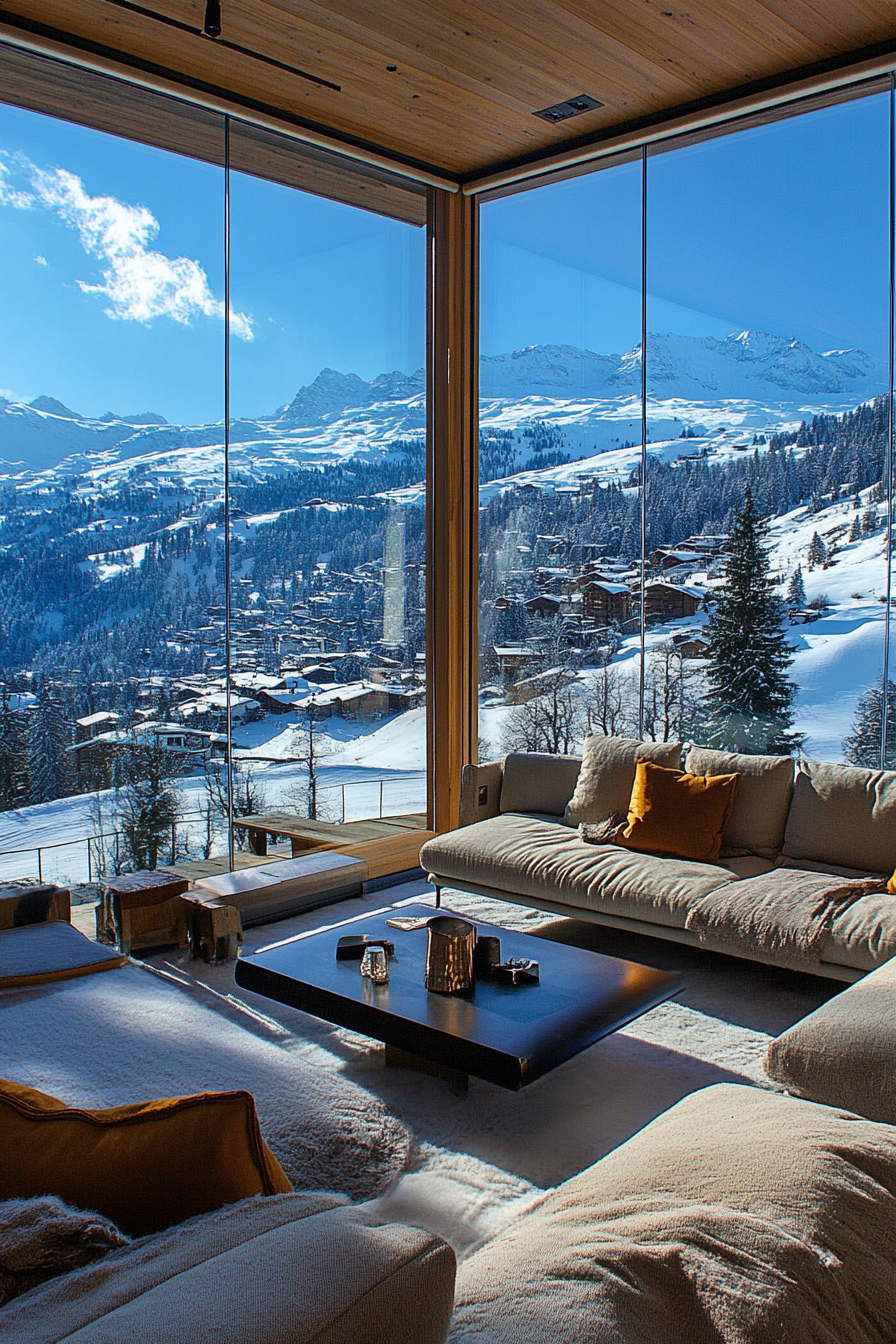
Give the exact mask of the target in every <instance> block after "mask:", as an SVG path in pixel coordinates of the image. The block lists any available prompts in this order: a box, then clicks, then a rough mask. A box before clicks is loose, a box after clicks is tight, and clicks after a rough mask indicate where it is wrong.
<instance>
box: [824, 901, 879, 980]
mask: <svg viewBox="0 0 896 1344" xmlns="http://www.w3.org/2000/svg"><path fill="white" fill-rule="evenodd" d="M891 957H896V896H892V895H890V893H889V892H886V891H882V892H876V893H874V894H873V895H871V896H863V897H862V899H861V900H859V901H856V902H855V904H854V905H851V906H849V907H848V908H847V909H846V910H842V911H841V912H840V913H839V914H838V915H835V916H834V920H833V922H832V924H831V927H830V928H829V929H828V932H827V936H826V938H825V940H824V942H823V943H822V945H821V960H822V961H827V962H832V963H833V964H834V965H835V966H851V967H852V968H853V969H855V970H857V971H873V970H874V968H875V966H882V965H883V964H884V962H885V961H889V959H890V958H891Z"/></svg>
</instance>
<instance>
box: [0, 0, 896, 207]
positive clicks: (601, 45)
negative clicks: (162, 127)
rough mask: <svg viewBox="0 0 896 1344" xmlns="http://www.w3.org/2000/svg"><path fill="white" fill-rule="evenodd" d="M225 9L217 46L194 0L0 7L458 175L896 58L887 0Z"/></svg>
mask: <svg viewBox="0 0 896 1344" xmlns="http://www.w3.org/2000/svg"><path fill="white" fill-rule="evenodd" d="M141 11H142V12H141ZM221 11H222V29H221V35H220V39H219V40H217V41H216V40H214V39H212V38H209V37H206V36H204V35H202V34H201V32H192V31H189V29H191V28H192V29H201V27H202V25H203V21H204V15H205V0H142V3H141V4H139V5H138V4H136V3H133V4H132V3H130V0H77V3H76V4H74V3H72V0H0V21H6V22H7V23H9V24H11V25H16V24H17V23H18V22H19V21H23V22H24V25H25V27H32V28H33V27H34V26H35V25H38V26H39V30H40V31H42V32H43V33H44V34H45V35H46V36H50V37H52V36H54V35H55V36H56V37H57V38H58V37H59V36H60V35H61V34H65V35H68V36H69V37H71V38H73V39H75V40H76V41H77V42H80V43H83V44H86V46H87V47H88V48H92V49H94V50H97V49H102V53H103V54H105V55H107V56H111V57H114V56H115V55H116V53H118V54H121V55H123V56H124V57H125V58H127V59H129V60H131V61H133V60H136V61H137V62H138V63H142V64H144V65H145V66H147V65H148V66H152V67H153V68H154V70H155V73H156V74H160V75H167V76H168V77H174V78H176V79H179V80H184V81H186V82H187V83H191V82H192V83H193V85H194V87H195V86H197V85H198V86H201V87H202V88H203V89H205V90H206V91H208V92H212V91H217V92H218V93H220V94H222V95H224V96H227V95H229V96H232V97H234V98H236V99H238V100H250V101H251V102H252V103H253V104H255V105H263V106H265V107H266V108H267V109H269V110H273V109H277V110H279V111H281V112H284V113H286V114H288V115H289V116H291V117H295V118H300V119H302V121H303V123H305V124H307V125H309V126H311V127H312V128H315V129H317V130H319V131H329V132H332V133H334V134H335V135H336V136H337V137H342V138H344V139H346V140H348V141H349V142H352V143H355V144H361V145H364V146H367V147H369V148H374V149H377V150H379V151H381V152H384V153H386V154H387V155H391V156H397V157H400V158H402V159H404V160H406V161H410V162H414V163H417V164H420V165H422V166H428V167H430V168H432V169H434V170H436V171H438V172H440V173H443V174H445V175H446V176H449V177H452V178H455V179H458V180H464V179H469V178H473V177H477V176H479V175H480V174H483V173H485V172H488V171H490V170H494V169H498V168H501V167H502V166H504V165H505V164H508V163H513V162H516V161H518V160H522V159H525V158H527V157H529V156H532V155H539V154H544V153H553V152H556V151H557V150H560V149H563V148H565V147H566V146H568V145H572V144H575V143H577V142H580V141H581V140H582V138H583V137H585V138H588V137H592V136H600V135H607V134H608V133H611V132H613V131H615V130H616V129H617V128H620V127H624V126H627V125H629V124H631V123H632V122H636V121H638V120H639V119H641V118H647V119H655V118H657V117H658V116H661V115H663V114H665V113H668V112H670V111H672V110H677V109H681V108H683V107H687V106H690V105H693V104H695V103H698V104H699V102H700V100H705V99H712V98H714V97H719V96H724V95H730V94H732V93H733V92H735V91H741V90H744V91H746V90H747V89H748V88H749V87H750V86H755V85H756V84H757V83H758V82H761V81H766V80H775V79H781V78H782V77H785V76H786V75H787V73H788V72H790V71H794V70H802V69H803V68H805V67H811V66H814V65H817V64H824V63H832V62H833V63H836V62H837V61H838V60H840V59H843V58H844V57H845V56H847V55H849V54H851V53H857V52H865V51H866V49H870V48H876V47H879V46H880V45H881V44H889V43H892V44H893V49H894V51H896V4H894V0H686V2H685V3H684V4H683V3H682V0H221ZM152 15H155V16H157V17H153V16H152ZM165 20H168V21H169V22H165ZM171 21H173V23H172V22H171ZM180 25H185V27H184V26H180ZM225 42H227V43H230V44H231V45H229V46H225V45H223V43H225ZM235 47H242V48H245V49H246V51H247V52H249V53H255V54H254V55H253V54H246V52H243V51H238V50H235V49H234V48H235ZM257 57H266V58H268V60H269V61H274V62H279V63H281V65H288V66H292V67H294V68H295V69H296V70H297V71H304V72H306V73H307V74H308V75H311V76H313V77H314V78H315V79H317V80H321V81H327V82H328V84H330V85H337V86H338V89H337V88H332V87H327V85H325V84H320V83H315V82H313V81H312V80H309V79H305V78H302V76H301V74H299V73H293V72H292V71H289V70H285V69H283V68H281V65H278V64H268V63H267V62H266V61H265V60H260V59H257ZM583 93H585V94H590V95H591V96H592V97H594V98H597V99H599V100H600V101H601V102H602V103H604V104H605V106H604V107H602V108H599V109H597V110H595V111H591V112H586V113H584V114H582V115H581V116H578V117H575V118H572V119H570V120H569V121H564V122H560V123H559V124H556V125H551V124H548V123H546V122H544V121H541V120H539V118H537V117H535V116H533V113H534V112H535V111H537V110H538V109H540V108H545V107H548V106H550V105H552V104H554V103H558V102H561V101H563V100H565V99H567V98H570V97H574V96H576V95H578V94H583Z"/></svg>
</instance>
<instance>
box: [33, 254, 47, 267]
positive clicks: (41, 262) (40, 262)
mask: <svg viewBox="0 0 896 1344" xmlns="http://www.w3.org/2000/svg"><path fill="white" fill-rule="evenodd" d="M34 260H35V261H36V262H37V264H38V266H49V264H50V263H49V262H48V261H47V259H46V257H40V256H38V257H35V258H34Z"/></svg>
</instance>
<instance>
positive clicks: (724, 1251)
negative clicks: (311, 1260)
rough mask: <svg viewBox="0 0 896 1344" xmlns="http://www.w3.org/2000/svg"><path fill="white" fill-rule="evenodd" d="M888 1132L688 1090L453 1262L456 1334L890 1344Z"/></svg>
mask: <svg viewBox="0 0 896 1344" xmlns="http://www.w3.org/2000/svg"><path fill="white" fill-rule="evenodd" d="M894 1196H896V1130H893V1129H892V1128H890V1127H888V1126H885V1125H879V1124H872V1123H871V1122H870V1121H864V1120H858V1119H856V1118H855V1117H852V1116H849V1115H846V1114H844V1113H842V1112H839V1111H836V1110H832V1109H830V1108H828V1107H822V1106H818V1105H816V1104H814V1103H812V1102H807V1101H800V1100H797V1099H796V1098H793V1097H787V1096H782V1095H780V1094H776V1093H772V1092H766V1091H763V1090H761V1089H759V1088H753V1087H742V1086H736V1085H732V1084H721V1085H717V1086H715V1087H712V1088H708V1089H707V1090H706V1091H703V1092H697V1093H695V1094H693V1095H692V1096H690V1097H687V1098H686V1099H685V1100H684V1101H682V1102H680V1103H679V1104H678V1105H677V1106H675V1107H673V1108H672V1110H670V1111H667V1112H666V1113H665V1114H664V1115H661V1116H660V1117H659V1118H658V1119H657V1120H655V1121H654V1122H653V1123H652V1124H650V1125H648V1126H647V1128H646V1129H644V1130H642V1131H641V1132H640V1133H639V1134H636V1135H635V1137H634V1138H632V1139H630V1140H629V1141H628V1142H627V1143H625V1144H623V1145H622V1146H621V1147H619V1148H617V1149H616V1150H615V1151H614V1152H612V1153H610V1154H609V1156H607V1157H605V1158H603V1160H602V1161H600V1162H598V1163H596V1165H595V1166H593V1167H591V1168H589V1170H587V1171H585V1172H583V1173H582V1174H581V1175H580V1176H576V1177H574V1178H573V1179H572V1180H571V1181H567V1182H566V1184H565V1185H562V1186H560V1188H559V1189H558V1190H556V1191H554V1192H553V1193H551V1194H550V1195H549V1196H548V1197H547V1199H546V1200H545V1201H544V1202H543V1203H542V1204H540V1205H539V1206H538V1207H536V1208H535V1209H534V1210H533V1211H532V1212H530V1213H529V1214H527V1215H526V1216H525V1217H523V1218H518V1219H516V1220H515V1221H514V1222H513V1223H511V1225H510V1227H509V1228H508V1229H507V1230H506V1231H504V1232H503V1233H501V1234H500V1235H499V1236H498V1237H496V1238H495V1239H494V1240H493V1241H491V1242H489V1243H487V1244H486V1245H485V1246H484V1247H483V1248H482V1249H481V1250H480V1251H478V1252H476V1254H474V1255H473V1256H471V1257H470V1258H469V1259H468V1260H467V1261H466V1262H465V1263H464V1264H462V1265H461V1267H460V1270H459V1272H458V1279H457V1294H456V1308H455V1319H454V1326H453V1331H452V1336H451V1338H452V1340H453V1341H455V1344H473V1342H474V1341H476V1344H486V1342H488V1344H518V1341H520V1340H525V1341H526V1344H580V1341H582V1340H586V1339H587V1340H589V1341H594V1344H611V1342H612V1344H616V1342H617V1341H618V1342H620V1344H621V1342H622V1341H625V1344H746V1341H749V1344H781V1341H784V1340H786V1341H788V1344H885V1342H886V1341H890V1340H892V1339H893V1338H894V1337H896V1296H894V1294H893V1283H894V1281H896V1239H894V1235H893V1231H894V1227H896V1197H894Z"/></svg>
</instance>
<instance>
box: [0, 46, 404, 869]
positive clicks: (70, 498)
mask: <svg viewBox="0 0 896 1344" xmlns="http://www.w3.org/2000/svg"><path fill="white" fill-rule="evenodd" d="M0 59H2V60H3V61H4V62H6V64H4V65H3V70H4V73H5V74H7V75H8V76H9V78H7V79H5V80H4V93H5V95H6V96H8V97H10V98H15V97H16V95H17V93H18V94H20V98H19V101H28V102H30V104H31V105H30V106H29V107H27V108H25V107H22V106H18V105H12V104H0V286H2V292H3V304H2V311H0V353H2V374H0V382H2V390H0V398H2V399H0V495H2V503H0V514H2V519H0V570H2V584H0V589H2V592H0V875H2V876H4V877H18V876H27V875H31V874H34V875H39V876H41V877H42V878H44V879H45V880H49V879H54V880H64V881H67V882H83V881H86V880H89V879H91V878H95V877H96V876H97V875H98V874H99V873H102V872H106V873H108V872H110V871H120V870H122V869H123V870H129V869H134V868H145V867H156V866H157V865H161V864H172V863H174V864H177V863H182V862H185V861H187V862H189V861H192V860H204V859H208V858H210V857H216V856H218V857H220V858H222V859H226V858H227V857H228V854H229V852H230V850H231V847H232V846H234V845H235V846H236V847H245V845H246V844H247V843H248V841H249V838H250V837H249V834H248V831H247V829H246V827H240V826H239V824H237V825H236V827H235V828H233V827H232V826H231V823H232V822H233V821H234V820H236V822H237V823H238V822H239V818H240V817H241V816H242V815H244V814H246V813H259V812H261V813H264V812H270V811H272V810H276V811H278V812H287V813H289V814H291V815H292V817H293V818H298V819H302V818H304V819H311V820H314V819H317V820H321V819H327V820H334V821H337V822H341V821H345V820H352V819H354V818H359V817H364V818H370V817H378V816H380V815H390V814H397V813H398V814H401V813H414V814H416V813H419V812H421V811H423V810H424V809H425V799H426V783H425V723H424V715H425V709H424V681H425V649H424V638H423V628H424V612H423V593H424V584H425V573H424V569H423V558H424V545H423V510H424V503H425V497H424V496H425V491H424V485H423V482H424V478H425V429H424V426H425V380H424V375H423V371H422V366H423V364H424V358H425V311H426V304H425V228H424V223H425V209H426V198H425V190H424V189H422V188H419V187H417V186H416V185H415V184H413V183H408V182H405V181H401V180H399V179H394V178H391V177H390V176H389V174H385V173H383V172H381V171H379V170H377V169H374V168H363V167H362V168H358V167H357V166H354V165H352V164H350V163H347V161H345V160H342V159H340V158H339V157H338V156H335V155H331V154H327V153H325V152H323V151H316V150H308V149H307V148H303V147H301V146H298V145H297V144H296V143H295V142H294V141H291V140H289V139H287V138H285V137H280V136H277V135H275V134H273V133H269V132H262V131H259V130H257V129H255V128H253V127H250V126H248V125H245V124H243V123H241V122H236V121H234V120H232V119H231V120H228V119H227V118H225V117H223V116H219V115H217V114H215V113H210V112H207V111H204V110H202V109H198V108H195V107H192V106H190V105H189V104H182V103H180V102H179V101H177V100H174V99H168V98H165V97H162V96H160V95H156V94H151V93H149V92H147V91H146V90H138V89H130V88H129V87H128V86H127V85H123V84H120V83H118V82H117V81H114V80H107V79H105V78H104V77H101V76H94V75H90V74H87V73H86V72H79V71H73V70H72V68H71V67H67V66H65V65H63V64H61V63H58V62H54V61H48V60H42V59H40V58H30V57H25V56H23V55H22V54H21V53H14V52H6V51H4V52H3V53H2V54H0ZM35 71H37V72H38V73H39V75H40V78H39V79H35V78H34V72H35ZM51 113H57V115H51ZM84 122H87V123H89V124H82V123H84ZM145 140H149V141H151V142H152V143H150V144H147V143H142V142H143V141H145ZM259 840H260V837H258V836H256V839H255V843H256V847H258V845H259ZM262 843H263V841H262ZM301 843H302V842H301V840H300V841H299V844H301ZM286 852H289V846H288V845H287V846H286Z"/></svg>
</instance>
